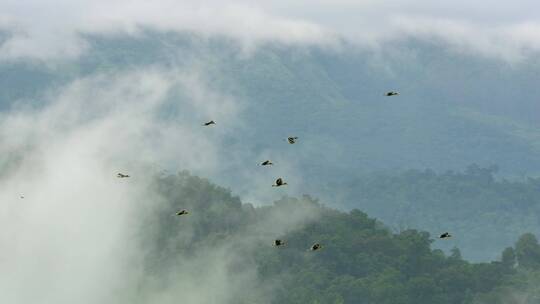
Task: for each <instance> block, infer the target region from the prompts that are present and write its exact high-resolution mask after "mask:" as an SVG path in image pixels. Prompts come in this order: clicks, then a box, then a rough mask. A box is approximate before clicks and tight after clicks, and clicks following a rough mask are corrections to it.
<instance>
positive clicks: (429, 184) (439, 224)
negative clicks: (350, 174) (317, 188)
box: [336, 165, 540, 261]
mask: <svg viewBox="0 0 540 304" xmlns="http://www.w3.org/2000/svg"><path fill="white" fill-rule="evenodd" d="M496 172H497V168H496V167H480V166H477V165H471V166H469V167H468V168H467V169H466V170H465V171H464V172H453V171H448V172H445V173H435V172H434V171H432V170H424V171H419V170H408V171H402V172H399V173H376V174H371V175H366V176H364V177H360V178H358V179H356V180H355V181H351V182H350V183H346V184H345V186H344V188H345V189H355V190H348V191H349V192H350V193H349V195H348V196H347V197H346V198H345V200H346V201H348V202H349V206H351V207H352V206H361V208H362V209H363V210H365V211H366V212H368V213H369V214H371V215H373V216H376V217H377V218H379V219H381V220H382V221H384V222H385V223H386V224H388V225H390V226H392V227H396V228H400V229H405V228H409V227H414V228H417V229H423V230H427V231H430V232H431V233H432V234H439V233H442V232H445V231H449V232H451V234H452V235H453V236H454V237H453V238H452V239H448V240H446V241H445V242H437V243H436V244H435V246H436V247H437V248H441V249H445V250H446V251H447V252H449V251H450V249H451V248H453V247H456V246H457V247H459V248H460V250H462V254H463V256H464V257H465V258H467V259H472V260H476V261H486V260H492V259H495V258H497V253H498V252H500V251H501V250H502V249H503V248H506V247H508V246H510V245H511V244H512V243H513V242H514V240H516V239H517V238H518V237H519V235H521V234H523V233H526V232H533V233H536V234H538V233H540V224H539V223H540V221H539V214H540V194H539V189H540V179H538V178H529V179H527V180H521V181H509V180H505V179H500V180H498V179H496V178H495V173H496ZM336 187H340V186H339V185H336ZM346 191H347V190H344V191H342V192H346Z"/></svg>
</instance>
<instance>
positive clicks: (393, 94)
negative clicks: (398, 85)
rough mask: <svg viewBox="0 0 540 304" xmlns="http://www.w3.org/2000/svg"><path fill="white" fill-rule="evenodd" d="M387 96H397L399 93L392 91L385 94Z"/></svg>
mask: <svg viewBox="0 0 540 304" xmlns="http://www.w3.org/2000/svg"><path fill="white" fill-rule="evenodd" d="M384 95H385V96H396V95H399V93H398V92H394V91H390V92H387V93H386V94H384Z"/></svg>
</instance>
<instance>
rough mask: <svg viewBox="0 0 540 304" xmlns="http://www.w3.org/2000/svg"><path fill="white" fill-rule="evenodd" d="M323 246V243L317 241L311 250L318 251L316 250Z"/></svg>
mask: <svg viewBox="0 0 540 304" xmlns="http://www.w3.org/2000/svg"><path fill="white" fill-rule="evenodd" d="M321 248H322V246H321V244H319V243H315V244H313V245H311V248H310V250H311V251H316V250H319V249H321Z"/></svg>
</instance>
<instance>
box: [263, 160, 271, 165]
mask: <svg viewBox="0 0 540 304" xmlns="http://www.w3.org/2000/svg"><path fill="white" fill-rule="evenodd" d="M273 164H274V163H272V162H271V161H269V160H265V161H263V162H262V163H261V166H270V165H273Z"/></svg>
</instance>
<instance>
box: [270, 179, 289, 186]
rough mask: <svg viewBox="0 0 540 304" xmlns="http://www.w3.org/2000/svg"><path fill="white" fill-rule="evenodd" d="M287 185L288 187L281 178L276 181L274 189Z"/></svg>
mask: <svg viewBox="0 0 540 304" xmlns="http://www.w3.org/2000/svg"><path fill="white" fill-rule="evenodd" d="M285 185H287V183H285V182H284V181H283V179H282V178H281V177H280V178H278V179H276V184H275V185H272V187H280V186H285Z"/></svg>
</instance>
